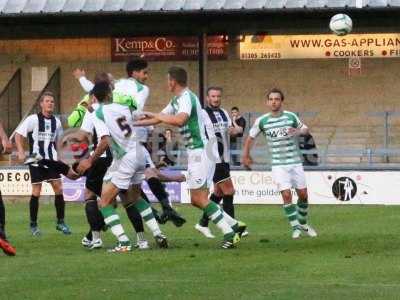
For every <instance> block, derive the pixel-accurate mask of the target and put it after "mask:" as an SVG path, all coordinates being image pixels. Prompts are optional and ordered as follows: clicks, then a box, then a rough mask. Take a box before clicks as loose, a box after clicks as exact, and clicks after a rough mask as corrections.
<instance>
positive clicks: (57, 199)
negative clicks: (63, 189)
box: [54, 194, 65, 222]
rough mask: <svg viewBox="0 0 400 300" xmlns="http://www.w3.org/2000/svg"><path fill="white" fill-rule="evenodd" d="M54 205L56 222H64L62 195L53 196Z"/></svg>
mask: <svg viewBox="0 0 400 300" xmlns="http://www.w3.org/2000/svg"><path fill="white" fill-rule="evenodd" d="M54 205H55V207H56V214H57V222H64V216H65V201H64V195H63V194H61V195H55V197H54Z"/></svg>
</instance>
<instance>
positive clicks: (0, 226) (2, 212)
mask: <svg viewBox="0 0 400 300" xmlns="http://www.w3.org/2000/svg"><path fill="white" fill-rule="evenodd" d="M5 225H6V209H5V208H4V202H3V196H2V195H1V192H0V230H1V231H3V232H4V227H5Z"/></svg>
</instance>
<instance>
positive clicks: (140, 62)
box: [126, 58, 148, 77]
mask: <svg viewBox="0 0 400 300" xmlns="http://www.w3.org/2000/svg"><path fill="white" fill-rule="evenodd" d="M147 66H148V63H147V61H146V60H144V59H143V58H133V59H131V60H130V61H128V63H127V64H126V73H127V75H128V77H131V76H132V73H133V72H135V71H141V70H143V69H146V68H147Z"/></svg>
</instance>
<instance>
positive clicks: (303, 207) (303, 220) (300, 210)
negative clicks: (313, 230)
mask: <svg viewBox="0 0 400 300" xmlns="http://www.w3.org/2000/svg"><path fill="white" fill-rule="evenodd" d="M297 215H298V219H299V223H300V224H301V225H305V224H307V215H308V202H307V199H306V201H304V200H303V201H300V199H299V201H297Z"/></svg>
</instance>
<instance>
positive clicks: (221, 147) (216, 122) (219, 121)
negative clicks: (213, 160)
mask: <svg viewBox="0 0 400 300" xmlns="http://www.w3.org/2000/svg"><path fill="white" fill-rule="evenodd" d="M204 110H205V111H206V113H207V115H208V117H209V119H210V121H211V123H212V125H213V129H214V133H215V136H216V138H217V141H218V154H219V160H218V161H217V163H221V162H227V163H229V159H230V151H229V127H232V121H231V118H230V117H229V115H228V113H227V112H226V110H224V109H222V108H211V107H206V108H205V109H204Z"/></svg>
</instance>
